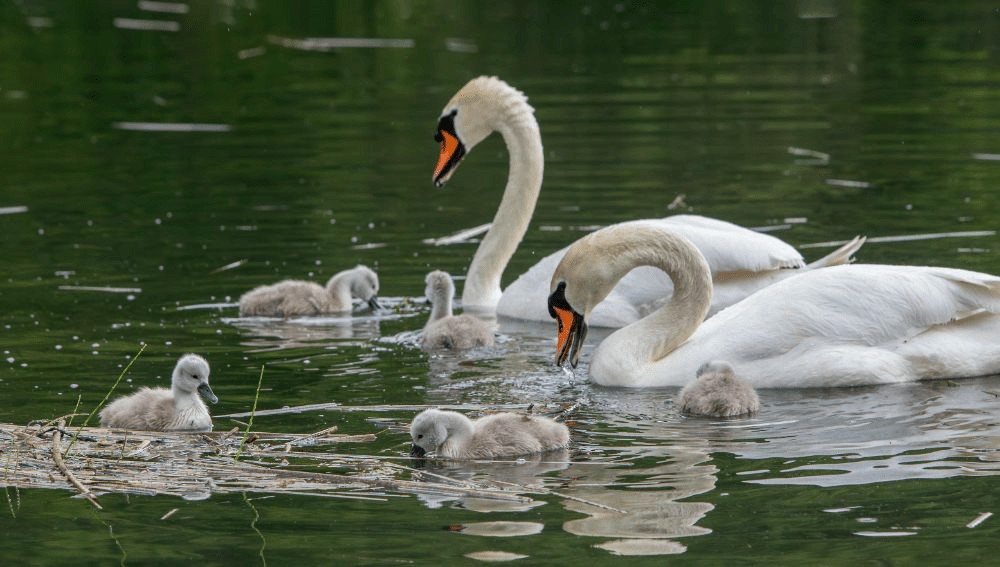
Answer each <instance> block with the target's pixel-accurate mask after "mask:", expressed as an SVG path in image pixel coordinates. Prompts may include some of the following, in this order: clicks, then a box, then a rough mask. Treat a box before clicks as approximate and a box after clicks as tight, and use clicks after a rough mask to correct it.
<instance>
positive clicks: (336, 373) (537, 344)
mask: <svg viewBox="0 0 1000 567" xmlns="http://www.w3.org/2000/svg"><path fill="white" fill-rule="evenodd" d="M143 4H144V3H142V2H140V3H138V4H136V3H131V2H108V3H102V4H100V5H90V4H87V5H83V4H77V3H64V2H57V1H54V0H30V1H29V0H18V1H12V2H6V3H0V32H2V33H0V47H2V50H3V52H4V53H5V54H6V56H5V57H3V58H2V60H0V121H2V123H3V124H4V134H5V135H4V136H3V137H2V139H0V156H2V157H0V163H2V171H3V175H2V176H0V183H2V191H0V213H2V214H0V231H2V234H3V239H2V245H0V249H2V250H3V258H4V260H5V263H4V269H3V272H2V277H0V299H2V302H3V307H4V311H3V316H2V326H0V350H2V354H3V356H2V359H0V400H2V402H0V420H2V421H4V422H8V423H27V422H29V421H31V420H34V419H40V418H51V417H55V416H59V415H64V414H67V413H70V412H72V411H73V409H74V407H75V406H76V404H77V402H78V400H79V403H80V407H81V408H85V409H86V410H88V411H89V409H91V408H93V407H94V406H95V405H96V404H97V403H98V402H99V401H100V400H101V398H103V396H104V395H105V393H106V392H107V391H108V389H109V388H110V384H111V383H113V381H114V380H115V378H117V376H118V374H119V373H120V372H121V370H122V368H123V367H124V365H126V364H127V363H128V361H129V360H130V357H133V356H135V354H136V352H137V351H138V350H139V347H140V345H141V344H143V343H145V344H147V345H148V346H147V348H146V350H145V351H144V352H143V354H142V355H141V356H140V358H139V360H137V361H136V363H135V365H134V366H133V367H132V369H131V370H130V371H129V374H128V375H127V377H126V380H127V381H126V382H125V383H124V384H123V386H122V391H130V390H132V389H135V388H138V387H139V386H142V385H166V384H167V383H168V382H169V375H170V371H171V368H172V367H173V364H174V362H175V361H176V359H177V357H178V356H179V355H180V354H182V353H184V352H189V351H194V352H198V353H200V354H202V355H203V356H205V357H206V358H207V359H208V360H209V361H210V363H211V364H212V385H213V389H214V390H215V392H216V393H217V394H218V396H219V398H220V403H219V404H218V405H217V406H215V407H213V410H214V413H215V414H216V415H225V414H236V413H244V412H247V411H249V410H250V408H251V406H252V403H253V400H254V395H255V390H256V386H257V379H258V377H259V375H260V369H261V366H264V368H265V374H264V380H263V388H262V391H261V393H260V400H259V408H261V409H276V408H281V407H283V406H295V405H305V404H314V403H325V402H337V403H340V404H344V405H352V406H364V405H372V406H376V405H378V406H382V405H391V404H407V405H412V404H444V403H469V404H477V405H481V406H492V405H502V404H509V403H528V402H535V403H538V404H542V405H544V404H560V403H576V402H580V403H581V407H580V409H579V410H578V414H577V416H576V418H575V422H576V426H575V432H574V445H573V447H572V449H571V450H570V451H568V452H565V453H560V454H554V455H548V456H545V457H542V458H538V459H527V460H525V461H524V462H514V463H471V464H469V463H466V464H454V463H431V464H429V465H428V470H429V471H431V472H435V473H437V474H446V475H450V476H454V477H457V478H469V479H490V480H505V481H508V482H515V483H518V484H522V485H531V484H538V485H542V486H545V487H547V488H548V489H550V490H552V491H556V492H558V493H560V494H562V495H563V496H561V497H560V496H555V495H549V496H537V497H535V502H534V503H533V504H532V505H530V506H521V507H515V508H514V509H511V508H509V507H505V506H504V505H503V504H502V503H497V502H491V501H477V500H472V499H465V500H461V499H459V500H456V499H447V498H440V497H435V496H434V495H421V496H420V497H415V496H406V497H397V496H392V497H387V498H386V499H385V501H384V502H371V501H352V500H343V499H340V500H337V499H330V498H321V497H315V496H312V497H311V496H292V495H270V496H263V497H262V496H260V495H248V496H246V497H244V496H242V495H213V496H212V497H211V498H208V499H207V500H200V501H184V500H178V499H176V498H173V497H164V496H160V497H146V496H125V495H104V496H102V497H101V502H102V504H103V505H104V507H105V509H104V510H103V511H96V510H93V509H91V508H90V506H89V504H87V503H86V501H83V500H79V499H76V498H71V496H72V493H70V492H62V491H53V490H41V489H32V490H15V489H13V488H8V489H7V491H5V494H4V495H3V496H2V497H0V500H3V502H2V503H0V510H3V512H2V513H0V526H2V532H3V533H4V535H5V536H6V537H5V538H4V540H5V542H6V544H5V551H4V552H3V554H2V556H3V557H4V558H7V559H8V560H11V561H13V562H14V563H16V564H23V565H34V564H37V565H50V564H64V563H70V562H71V563H73V564H95V565H98V564H100V565H107V564H109V563H113V562H115V561H118V562H121V563H124V564H129V563H133V564H134V563H155V562H163V563H168V562H170V563H173V562H176V561H178V560H197V561H200V562H203V563H206V564H220V565H221V564H226V565H229V564H232V565H248V564H258V563H259V564H264V563H265V562H269V563H270V564H272V565H278V564H290V563H293V562H300V563H305V564H312V563H320V562H322V563H330V562H337V563H341V562H342V563H345V564H352V565H385V564H392V563H403V564H467V563H469V562H470V559H469V558H467V557H466V555H468V554H472V555H471V557H472V558H473V560H475V559H478V558H483V557H486V558H490V557H495V556H494V555H489V554H488V553H487V552H499V553H500V554H501V555H499V556H496V557H501V558H503V557H510V556H504V555H502V554H504V553H506V554H513V555H522V556H528V561H530V562H533V563H536V564H546V565H565V564H571V563H574V562H577V561H579V559H580V558H581V557H586V558H588V559H589V560H593V561H596V562H598V563H600V564H619V563H629V562H631V563H636V564H639V563H640V562H643V561H644V559H643V557H641V556H642V555H643V554H658V555H662V554H678V553H680V554H683V559H684V560H685V561H687V562H689V563H692V564H706V565H708V564H718V563H720V562H722V561H741V562H752V563H762V564H763V563H767V564H802V563H814V562H815V561H816V560H817V558H823V560H824V562H825V563H827V564H842V563H843V564H847V563H857V562H858V561H861V560H864V561H871V560H873V559H874V560H876V561H878V560H886V561H894V562H896V563H900V564H916V563H920V564H931V563H944V562H947V563H948V564H955V563H958V562H962V561H969V562H971V561H982V559H983V558H986V557H990V556H991V554H992V552H993V551H994V549H995V548H996V547H997V545H996V543H995V541H996V540H997V535H998V532H997V527H996V526H998V525H1000V524H998V520H997V518H996V517H993V518H987V519H986V520H985V521H983V522H982V523H980V524H978V525H976V526H974V527H966V526H967V525H968V524H969V523H970V522H972V520H974V519H975V518H977V517H978V516H979V515H980V514H981V513H983V512H997V511H1000V501H998V498H997V496H996V492H997V491H996V490H995V487H996V480H995V474H996V471H997V464H996V463H997V460H998V458H997V456H998V453H997V447H998V446H1000V431H998V428H1000V425H998V421H997V420H996V419H995V416H996V408H997V404H998V403H1000V400H998V397H997V392H998V391H1000V382H998V379H997V378H996V377H984V378H978V379H973V380H962V381H943V382H935V383H923V384H910V385H899V386H884V387H871V388H847V389H837V390H787V391H762V392H761V401H762V406H763V409H762V411H761V413H760V415H758V416H756V417H754V418H751V419H741V420H726V421H713V420H706V419H692V418H685V417H683V416H681V415H679V413H678V412H677V410H676V408H675V407H674V406H673V404H672V400H673V397H674V395H675V394H676V391H674V390H672V389H663V390H652V391H638V392H636V391H625V390H617V389H605V388H596V387H593V386H591V385H589V384H588V383H587V381H586V361H587V360H588V359H589V358H588V357H589V353H590V348H588V349H587V350H586V351H585V352H584V357H583V361H584V365H583V367H582V368H581V369H580V370H579V371H578V372H577V375H576V376H567V375H565V374H563V373H562V372H560V371H558V369H556V368H554V367H553V366H552V363H551V360H552V355H553V349H554V329H553V328H552V327H551V326H548V325H532V324H522V323H516V322H511V321H501V322H500V331H501V333H502V340H501V341H500V344H499V345H498V346H497V347H495V348H493V349H484V350H479V351H474V352H470V353H466V354H463V355H458V356H431V357H429V356H428V355H426V354H425V353H422V352H421V351H420V350H419V349H417V348H416V342H415V331H417V330H419V329H420V327H421V326H422V325H423V322H424V320H425V318H426V316H427V305H426V303H425V302H424V301H423V300H422V299H421V298H420V297H419V296H420V295H421V294H422V292H423V278H424V275H425V274H426V273H427V271H429V270H431V269H444V270H447V271H449V272H451V273H453V274H455V275H458V276H461V274H463V273H464V272H465V270H466V268H467V265H468V262H469V259H470V258H471V255H472V253H473V251H474V246H475V242H470V243H466V244H455V245H450V246H433V245H429V244H426V243H425V242H424V240H425V239H429V238H436V237H441V236H445V235H448V234H451V233H452V232H455V231H458V230H461V229H465V228H469V227H473V226H476V225H479V224H482V223H484V222H488V221H489V220H490V219H491V217H492V214H493V212H494V210H495V208H496V205H497V203H498V202H499V197H500V191H501V189H502V187H503V184H504V181H505V176H506V174H507V156H506V152H505V149H504V147H503V144H502V142H501V140H500V139H499V138H498V137H493V138H490V139H488V140H487V141H485V142H484V143H483V144H481V145H480V146H478V147H477V148H476V149H475V150H474V151H473V152H472V153H471V154H470V155H469V156H468V158H467V159H466V161H465V163H464V164H463V165H462V167H461V168H460V170H459V171H458V172H457V173H456V174H455V176H454V177H453V178H452V180H451V182H450V183H449V185H448V186H447V187H446V188H445V189H442V190H436V189H434V188H433V187H432V186H431V183H430V176H431V171H432V169H433V166H434V163H435V161H436V157H437V144H435V143H434V141H433V140H432V134H433V128H434V126H435V124H436V121H437V117H438V114H439V112H440V110H441V108H442V107H443V105H444V104H445V102H446V101H447V100H448V98H449V97H450V96H451V94H452V93H453V92H454V91H455V90H457V89H458V88H459V87H460V86H461V85H463V84H464V83H465V82H466V81H467V80H468V79H469V78H471V77H473V76H477V75H480V74H496V75H498V76H500V77H502V78H504V79H505V80H507V81H509V82H510V83H512V84H513V85H515V86H517V87H518V88H520V89H522V90H524V91H525V92H526V93H527V94H528V96H529V97H530V102H531V104H532V105H533V106H534V107H535V109H536V116H537V118H538V121H539V124H540V125H541V129H542V136H543V142H544V145H545V155H546V169H545V183H544V187H543V191H542V194H541V198H540V200H539V203H538V207H537V209H536V211H535V216H534V218H533V221H532V224H531V226H530V228H529V230H528V233H527V235H526V236H525V239H524V241H523V243H522V244H521V247H520V248H519V249H518V252H517V254H516V255H515V256H514V258H513V260H512V262H511V264H510V266H509V267H508V270H507V272H506V274H505V277H504V281H505V283H508V282H510V281H512V280H513V279H514V277H515V276H516V275H517V274H519V273H520V272H521V271H523V270H525V269H527V267H529V266H530V265H531V264H532V263H533V262H534V261H535V260H536V259H538V258H540V257H542V256H544V255H545V254H548V253H549V252H551V251H554V250H556V249H558V248H560V247H562V246H564V245H565V244H567V243H569V242H571V241H573V240H574V239H576V238H578V237H579V236H580V235H582V234H584V233H585V232H586V231H589V230H592V229H593V228H595V227H597V226H602V225H606V224H609V223H613V222H618V221H621V220H626V219H632V218H644V217H657V216H663V215H667V214H673V213H676V212H693V213H698V214H704V215H709V216H714V217H718V218H722V219H725V220H729V221H732V222H736V223H740V224H743V225H746V226H750V227H757V228H761V229H765V230H770V231H772V234H774V235H776V236H779V237H780V238H782V239H785V240H786V241H788V242H789V243H791V244H793V245H795V246H802V247H803V254H804V255H805V256H806V257H807V259H814V258H817V257H819V256H821V255H822V254H825V253H826V252H827V251H828V250H830V247H829V246H828V245H824V244H823V243H829V242H836V241H842V240H846V239H848V238H850V237H852V236H853V235H855V234H865V235H868V236H870V237H900V236H903V237H913V236H916V235H929V234H943V233H960V234H958V235H953V236H950V237H936V238H927V239H902V240H901V239H897V238H883V239H882V240H881V241H880V240H877V239H876V238H873V241H872V242H870V243H869V244H867V245H866V246H865V247H864V248H863V249H862V251H861V253H860V254H859V255H858V258H859V261H864V262H880V263H907V264H930V265H943V266H952V267H959V268H966V269H973V270H981V271H986V272H991V273H1000V258H998V256H997V241H996V236H995V233H994V232H992V231H995V230H996V227H997V226H998V225H1000V213H998V212H997V209H996V208H995V207H994V206H993V203H994V202H995V200H996V187H997V186H998V183H1000V160H998V159H997V157H996V156H998V155H1000V142H998V141H997V136H996V131H997V128H998V127H1000V110H998V109H1000V105H998V104H997V103H998V100H997V98H998V92H1000V91H998V87H1000V65H998V57H1000V49H998V44H997V38H998V37H1000V14H998V12H997V10H996V8H995V6H993V5H991V4H989V3H984V2H967V3H931V4H903V5H891V4H885V3H860V2H835V1H829V2H825V1H813V2H776V3H767V4H764V5H756V4H747V3H744V2H738V1H733V2H712V3H707V4H706V3H702V2H687V3H684V2H682V3H676V2H674V3H671V4H669V5H666V4H662V3H655V2H641V1H625V2H591V3H584V4H580V3H577V2H556V3H551V2H547V3H534V2H528V3H513V4H509V5H504V4H496V5H490V7H489V9H488V10H487V9H485V8H484V6H483V5H481V4H479V3H476V2H458V3H448V4H435V3H427V2H405V1H384V2H370V3H362V4H352V3H337V4H331V3H327V2H300V3H296V4H294V5H289V4H287V3H285V2H273V1H265V0H256V1H237V2H206V3H192V4H190V5H188V10H187V12H186V13H170V12H168V13H163V12H150V11H149V10H148V9H143ZM146 7H147V8H148V6H146ZM123 19H124V20H123ZM129 20H153V21H158V22H175V23H176V25H173V24H154V25H153V27H154V28H156V29H135V27H136V25H135V24H133V23H130V21H129ZM145 25H146V27H149V24H145ZM140 27H141V25H140ZM174 29H175V30H176V31H170V30H174ZM309 38H313V39H311V40H310V39H309ZM315 38H320V39H315ZM324 38H325V39H324ZM329 38H350V39H359V38H360V39H363V40H366V41H360V42H358V41H353V42H346V43H345V42H343V41H339V42H338V41H334V40H333V39H329ZM679 196H683V197H682V198H680V199H679V198H678V197H679ZM671 205H674V207H673V208H671ZM678 205H679V206H678ZM817 244H818V245H819V246H816V247H809V246H810V245H817ZM358 263H364V264H367V265H369V266H372V267H373V268H376V269H377V270H378V272H379V275H380V277H381V282H382V290H383V291H382V295H384V296H385V301H384V303H385V305H386V306H387V308H386V309H385V310H383V311H381V312H378V313H374V314H373V313H370V312H367V311H364V310H362V311H361V312H360V313H359V316H357V317H352V318H345V317H331V318H323V319H319V320H312V321H290V322H277V321H267V320H247V319H240V318H239V317H237V312H236V309H235V308H234V307H233V305H234V303H235V301H236V300H237V298H238V297H239V295H240V294H241V293H243V292H244V291H246V290H248V289H250V288H252V287H254V286H256V285H259V284H261V283H268V282H272V281H277V280H278V279H281V278H286V277H294V278H305V279H312V280H317V281H321V280H325V279H326V278H328V277H329V276H330V275H332V274H333V273H335V272H337V271H339V270H340V269H342V268H345V267H349V266H353V265H355V264H358ZM599 338H600V337H599V336H598V334H597V333H595V336H594V337H592V338H591V340H590V343H591V344H593V343H595V342H596V341H597V340H598V339H599ZM591 348H592V346H591ZM412 415H413V412H412V411H402V410H401V411H388V412H386V411H374V410H373V411H371V412H365V411H360V412H357V411H356V412H340V411H334V410H319V411H308V412H301V413H286V414H278V415H270V416H260V417H259V418H258V419H257V420H256V421H255V424H254V425H255V427H256V428H259V429H261V430H271V431H297V432H311V431H318V430H320V429H323V428H325V427H329V426H331V425H338V426H339V432H341V433H369V432H378V433H379V435H378V441H376V442H375V443H372V444H366V445H363V446H358V447H354V446H352V447H344V448H342V450H344V451H355V452H358V453H363V454H375V455H382V456H385V457H396V456H402V455H403V454H405V453H406V452H407V450H408V436H407V435H406V433H405V427H404V426H405V424H406V423H408V421H409V419H410V418H412ZM234 425H235V424H234V423H233V422H232V421H230V420H229V419H228V418H219V419H218V420H217V421H216V429H229V428H231V427H233V426H234ZM0 443H3V445H2V449H0V450H2V451H3V456H2V457H0V459H3V460H4V462H5V463H10V462H11V461H10V459H11V458H16V456H12V454H11V447H12V445H11V441H10V440H6V439H3V440H0ZM588 502H589V503H588ZM174 508H179V510H178V512H176V513H175V514H173V515H171V516H170V517H169V518H167V519H165V520H161V519H160V518H161V517H163V516H164V514H165V513H167V512H168V511H169V510H171V509H174ZM456 526H457V527H458V528H461V529H449V527H456ZM501 536H502V537H501ZM483 553H487V555H476V554H483ZM636 555H639V556H640V557H630V556H636ZM646 560H648V559H646Z"/></svg>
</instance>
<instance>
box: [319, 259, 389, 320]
mask: <svg viewBox="0 0 1000 567" xmlns="http://www.w3.org/2000/svg"><path fill="white" fill-rule="evenodd" d="M343 276H346V277H347V283H348V285H349V286H350V289H351V297H357V298H358V299H361V300H362V301H364V302H366V303H368V307H370V308H371V309H379V308H380V307H381V306H380V305H379V303H378V274H376V273H375V271H374V270H372V269H371V268H369V267H368V266H363V265H361V264H358V265H357V266H356V267H354V268H352V269H351V270H348V271H345V272H342V273H340V274H335V275H334V276H333V277H332V278H330V281H328V282H326V288H327V290H330V289H332V288H333V287H334V286H335V285H336V281H337V280H339V279H340V278H341V277H343Z"/></svg>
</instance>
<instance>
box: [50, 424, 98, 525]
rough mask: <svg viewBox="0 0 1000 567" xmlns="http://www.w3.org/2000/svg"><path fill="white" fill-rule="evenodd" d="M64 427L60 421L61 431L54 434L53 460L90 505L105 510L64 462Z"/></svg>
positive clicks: (57, 430)
mask: <svg viewBox="0 0 1000 567" xmlns="http://www.w3.org/2000/svg"><path fill="white" fill-rule="evenodd" d="M64 425H65V422H63V421H60V422H59V427H60V429H56V430H55V431H53V432H52V460H54V461H55V462H56V466H57V467H59V470H60V471H61V472H62V473H63V476H65V477H66V479H67V480H69V481H70V482H71V483H72V484H73V486H75V487H76V488H77V490H79V491H80V494H82V495H83V497H84V498H86V499H87V500H90V503H91V504H93V505H94V506H95V507H96V508H97V509H98V510H103V509H104V508H102V507H101V505H100V504H98V503H97V499H96V498H94V495H93V494H91V493H90V489H88V488H87V487H86V486H84V485H83V483H82V482H80V481H79V480H78V479H77V478H76V476H75V475H73V471H71V470H69V467H67V466H66V462H65V461H63V457H62V445H61V440H62V429H61V428H62V427H63V426H64Z"/></svg>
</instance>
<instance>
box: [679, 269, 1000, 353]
mask: <svg viewBox="0 0 1000 567" xmlns="http://www.w3.org/2000/svg"><path fill="white" fill-rule="evenodd" d="M983 311H989V312H994V313H1000V278H998V277H997V276H992V275H989V274H982V273H977V272H970V271H967V270H958V269H952V268H933V267H918V266H883V265H869V264H852V265H844V266H834V267H830V268H825V269H822V270H810V271H806V272H803V273H801V274H798V275H795V276H793V277H790V278H788V279H786V280H783V281H781V282H778V283H776V284H774V285H772V286H769V287H766V288H764V289H762V290H760V291H758V292H757V293H755V294H753V295H752V296H750V297H749V298H747V299H746V300H744V301H741V302H740V303H737V304H735V305H733V306H732V307H729V308H728V309H725V310H723V311H721V312H720V313H719V314H718V315H716V316H715V317H713V318H711V319H709V320H708V321H706V323H705V324H704V325H702V326H701V327H700V328H699V329H698V331H696V335H702V334H706V335H711V334H713V333H715V334H716V335H717V336H727V337H737V336H738V337H740V342H743V341H746V342H747V343H748V345H749V344H752V343H754V342H755V341H756V342H757V344H758V345H765V344H766V345H768V346H769V347H770V349H771V350H772V351H784V350H787V349H790V348H793V347H794V346H796V345H797V344H799V343H800V342H801V341H803V340H806V339H808V338H812V337H822V338H823V339H824V340H825V341H826V342H828V343H829V342H837V341H840V342H844V343H849V344H856V345H887V344H890V343H895V342H897V341H903V342H905V341H906V340H908V339H909V338H911V337H914V336H916V335H918V334H920V333H922V332H924V331H926V330H927V329H929V328H931V327H933V326H936V325H944V324H947V323H950V322H952V321H955V320H958V319H962V318H964V317H968V316H970V315H973V314H976V313H979V312H983ZM716 329H720V330H725V331H726V332H722V333H720V332H718V331H716ZM760 354H763V353H758V355H760ZM771 354H773V352H771Z"/></svg>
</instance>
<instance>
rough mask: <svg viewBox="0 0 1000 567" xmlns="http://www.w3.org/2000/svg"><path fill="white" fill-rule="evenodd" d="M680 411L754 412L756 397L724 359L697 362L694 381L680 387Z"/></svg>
mask: <svg viewBox="0 0 1000 567" xmlns="http://www.w3.org/2000/svg"><path fill="white" fill-rule="evenodd" d="M677 404H678V405H679V406H680V408H681V411H682V412H684V413H688V414H691V415H703V416H707V417H734V416H739V415H754V414H756V413H757V412H758V411H760V399H759V398H758V397H757V392H756V391H755V390H754V389H753V386H751V385H750V383H749V382H747V381H746V380H744V379H743V378H740V377H739V376H737V375H736V371H735V370H734V369H733V366H732V365H731V364H729V363H728V362H722V361H718V360H714V361H711V362H706V363H705V364H702V365H701V368H699V369H698V372H697V373H696V374H695V380H694V381H693V382H689V383H688V385H687V386H684V388H683V389H682V390H681V393H680V396H679V398H678V401H677Z"/></svg>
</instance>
